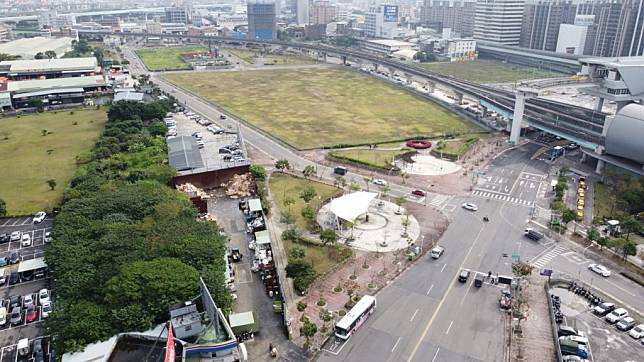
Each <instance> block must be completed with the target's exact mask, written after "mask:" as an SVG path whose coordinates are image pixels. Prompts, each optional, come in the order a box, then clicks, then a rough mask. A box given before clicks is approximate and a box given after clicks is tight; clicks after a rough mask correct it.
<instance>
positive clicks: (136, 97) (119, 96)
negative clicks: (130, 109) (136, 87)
mask: <svg viewBox="0 0 644 362" xmlns="http://www.w3.org/2000/svg"><path fill="white" fill-rule="evenodd" d="M144 96H145V93H140V92H118V93H116V94H115V95H114V102H118V101H133V102H143V98H144Z"/></svg>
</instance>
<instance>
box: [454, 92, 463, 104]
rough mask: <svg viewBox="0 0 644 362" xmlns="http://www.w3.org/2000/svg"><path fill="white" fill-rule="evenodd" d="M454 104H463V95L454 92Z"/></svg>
mask: <svg viewBox="0 0 644 362" xmlns="http://www.w3.org/2000/svg"><path fill="white" fill-rule="evenodd" d="M454 103H455V104H456V105H461V104H463V93H460V92H454Z"/></svg>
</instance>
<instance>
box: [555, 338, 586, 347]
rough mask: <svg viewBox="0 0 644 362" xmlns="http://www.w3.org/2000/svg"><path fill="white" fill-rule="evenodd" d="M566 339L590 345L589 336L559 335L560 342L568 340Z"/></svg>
mask: <svg viewBox="0 0 644 362" xmlns="http://www.w3.org/2000/svg"><path fill="white" fill-rule="evenodd" d="M566 340H568V341H573V342H577V343H579V344H583V345H588V338H586V337H583V336H561V337H559V342H562V341H566Z"/></svg>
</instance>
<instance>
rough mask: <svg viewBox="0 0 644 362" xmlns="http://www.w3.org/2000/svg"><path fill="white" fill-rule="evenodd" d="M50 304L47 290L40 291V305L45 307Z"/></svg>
mask: <svg viewBox="0 0 644 362" xmlns="http://www.w3.org/2000/svg"><path fill="white" fill-rule="evenodd" d="M45 303H49V291H48V290H47V289H40V291H39V292H38V304H40V305H43V304H45Z"/></svg>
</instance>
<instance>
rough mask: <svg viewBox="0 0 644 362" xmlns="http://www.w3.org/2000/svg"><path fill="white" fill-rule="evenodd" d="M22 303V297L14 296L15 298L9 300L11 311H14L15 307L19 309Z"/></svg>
mask: <svg viewBox="0 0 644 362" xmlns="http://www.w3.org/2000/svg"><path fill="white" fill-rule="evenodd" d="M21 304H22V303H21V301H20V296H19V295H14V296H13V297H11V298H9V309H13V307H18V306H20V305H21Z"/></svg>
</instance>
